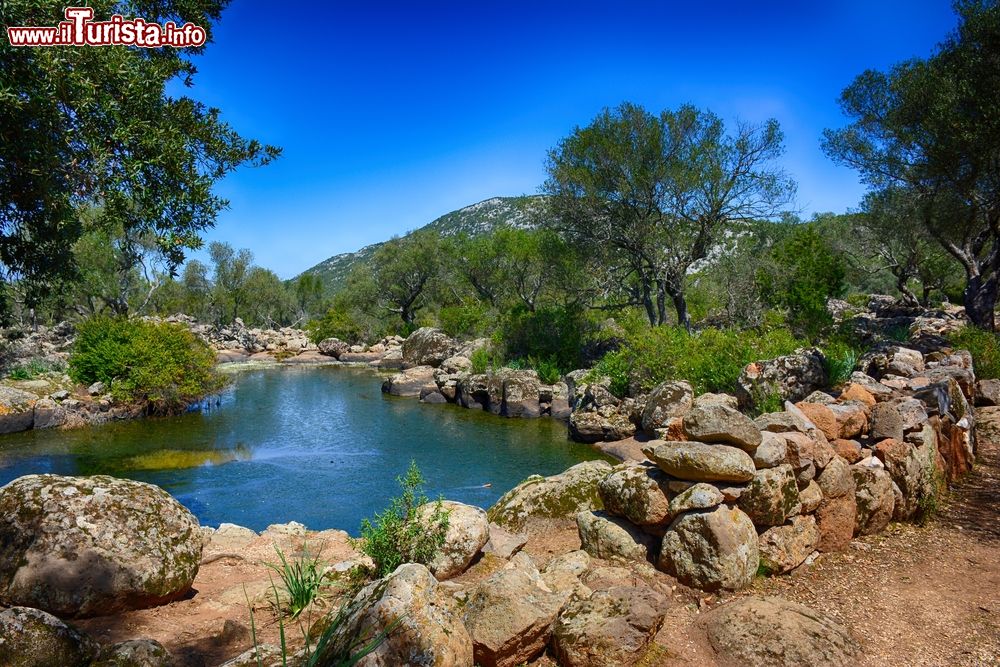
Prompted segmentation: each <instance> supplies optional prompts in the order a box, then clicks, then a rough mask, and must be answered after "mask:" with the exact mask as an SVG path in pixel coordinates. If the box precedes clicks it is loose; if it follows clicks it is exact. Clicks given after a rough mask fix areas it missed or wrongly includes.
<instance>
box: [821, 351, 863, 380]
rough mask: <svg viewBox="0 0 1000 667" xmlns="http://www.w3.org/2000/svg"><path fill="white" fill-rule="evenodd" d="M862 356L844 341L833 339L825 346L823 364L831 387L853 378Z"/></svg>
mask: <svg viewBox="0 0 1000 667" xmlns="http://www.w3.org/2000/svg"><path fill="white" fill-rule="evenodd" d="M860 356H861V355H860V353H859V352H858V350H857V349H856V348H854V347H853V346H851V345H848V344H847V343H845V342H842V341H833V342H831V343H829V344H828V345H826V346H825V347H824V348H823V366H824V367H825V369H826V375H827V381H828V382H829V383H830V386H831V387H835V386H837V385H838V384H843V383H844V382H847V381H848V380H850V379H851V373H853V372H854V367H855V366H857V364H858V357H860Z"/></svg>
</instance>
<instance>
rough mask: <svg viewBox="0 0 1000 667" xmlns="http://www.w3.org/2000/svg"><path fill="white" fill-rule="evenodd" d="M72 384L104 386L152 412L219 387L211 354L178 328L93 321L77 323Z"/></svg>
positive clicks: (172, 407)
mask: <svg viewBox="0 0 1000 667" xmlns="http://www.w3.org/2000/svg"><path fill="white" fill-rule="evenodd" d="M69 375H70V377H71V378H73V380H74V381H75V382H80V383H83V384H91V383H94V382H103V383H104V384H105V385H107V386H108V387H109V388H110V390H111V393H112V395H114V397H115V398H117V399H118V400H122V401H136V402H141V401H144V402H148V403H149V405H150V408H151V409H152V411H153V412H156V413H172V412H177V411H179V410H183V409H184V408H186V407H187V406H188V405H190V404H191V403H192V402H195V401H198V400H200V399H202V398H204V397H205V396H207V395H208V394H211V393H213V392H215V391H218V390H219V389H221V388H222V386H223V381H222V378H221V376H219V375H218V374H217V373H216V372H215V353H214V352H213V351H212V349H211V348H210V347H209V346H208V345H206V344H205V343H204V342H203V341H201V340H200V339H199V338H197V337H196V336H195V335H194V334H192V333H191V332H190V331H189V330H188V329H187V328H185V327H184V326H181V325H179V324H172V323H167V322H164V323H155V322H148V321H144V320H128V319H123V318H103V317H97V318H93V319H89V320H84V321H83V322H81V323H79V324H78V325H77V336H76V342H75V344H74V347H73V352H72V354H71V355H70V358H69Z"/></svg>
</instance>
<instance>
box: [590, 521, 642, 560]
mask: <svg viewBox="0 0 1000 667" xmlns="http://www.w3.org/2000/svg"><path fill="white" fill-rule="evenodd" d="M576 526H577V530H578V531H579V533H580V545H581V548H582V549H583V550H584V551H586V552H587V553H588V554H590V555H591V556H593V557H594V558H601V559H604V560H613V561H637V562H645V561H647V560H649V556H650V550H651V549H652V548H654V544H655V538H653V536H651V535H648V534H647V533H644V532H642V531H641V530H639V529H638V528H636V527H635V526H634V525H632V524H630V523H629V522H628V521H626V520H624V519H621V518H618V517H614V516H611V515H610V514H608V513H607V512H600V511H599V512H591V511H584V512H580V513H579V514H577V515H576Z"/></svg>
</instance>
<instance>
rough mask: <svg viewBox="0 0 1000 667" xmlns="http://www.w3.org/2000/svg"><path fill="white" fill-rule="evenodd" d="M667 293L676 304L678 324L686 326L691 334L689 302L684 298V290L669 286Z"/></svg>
mask: <svg viewBox="0 0 1000 667" xmlns="http://www.w3.org/2000/svg"><path fill="white" fill-rule="evenodd" d="M667 292H669V294H670V298H671V299H672V300H673V302H674V310H675V311H677V323H678V324H682V325H684V328H685V329H687V331H688V333H691V316H690V315H689V314H688V307H687V300H686V299H685V298H684V290H682V289H676V288H671V287H670V286H669V285H668V286H667Z"/></svg>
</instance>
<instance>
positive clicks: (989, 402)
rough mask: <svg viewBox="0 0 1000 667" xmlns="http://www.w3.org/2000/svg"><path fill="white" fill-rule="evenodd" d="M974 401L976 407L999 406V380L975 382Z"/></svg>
mask: <svg viewBox="0 0 1000 667" xmlns="http://www.w3.org/2000/svg"><path fill="white" fill-rule="evenodd" d="M975 400H976V405H977V406H993V405H1000V380H979V381H978V382H976V394H975Z"/></svg>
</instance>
